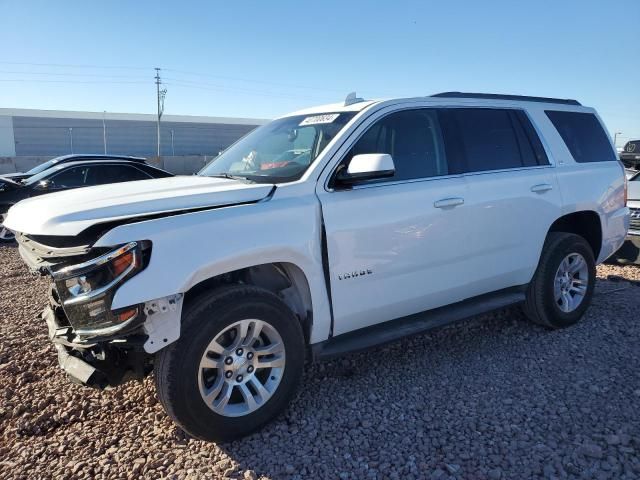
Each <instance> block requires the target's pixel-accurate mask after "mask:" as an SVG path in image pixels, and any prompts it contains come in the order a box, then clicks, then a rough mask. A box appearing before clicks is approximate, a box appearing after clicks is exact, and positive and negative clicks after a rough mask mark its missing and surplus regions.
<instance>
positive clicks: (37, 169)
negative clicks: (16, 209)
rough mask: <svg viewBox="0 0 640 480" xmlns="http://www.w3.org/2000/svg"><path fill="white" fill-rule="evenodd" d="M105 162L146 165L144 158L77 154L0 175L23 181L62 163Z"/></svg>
mask: <svg viewBox="0 0 640 480" xmlns="http://www.w3.org/2000/svg"><path fill="white" fill-rule="evenodd" d="M93 160H95V161H103V160H129V161H131V162H140V163H145V162H146V159H145V158H142V157H131V156H128V155H100V154H87V153H84V154H81V153H76V154H73V155H62V156H61V157H55V158H52V159H51V160H47V161H46V162H44V163H41V164H40V165H36V166H35V167H33V168H32V169H31V170H29V171H27V172H20V173H5V174H2V175H0V177H1V178H8V179H10V180H16V181H21V180H25V179H27V178H29V177H32V176H33V175H37V174H38V173H42V172H44V171H45V170H48V169H50V168H51V167H55V166H56V165H60V164H62V163H69V162H79V161H93Z"/></svg>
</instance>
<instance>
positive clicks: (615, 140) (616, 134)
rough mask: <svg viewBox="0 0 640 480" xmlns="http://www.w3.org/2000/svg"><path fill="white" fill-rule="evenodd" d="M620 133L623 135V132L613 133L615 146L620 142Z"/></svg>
mask: <svg viewBox="0 0 640 480" xmlns="http://www.w3.org/2000/svg"><path fill="white" fill-rule="evenodd" d="M618 135H622V132H616V133H614V134H613V146H614V147H617V146H618V145H617V142H618Z"/></svg>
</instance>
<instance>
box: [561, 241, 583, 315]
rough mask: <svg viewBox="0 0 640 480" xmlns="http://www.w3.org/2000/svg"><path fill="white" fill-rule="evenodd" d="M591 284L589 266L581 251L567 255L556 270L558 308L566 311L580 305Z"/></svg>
mask: <svg viewBox="0 0 640 480" xmlns="http://www.w3.org/2000/svg"><path fill="white" fill-rule="evenodd" d="M588 286H589V268H588V266H587V262H586V260H585V259H584V257H583V256H582V255H580V254H579V253H570V254H569V255H567V256H566V257H565V258H564V259H563V260H562V262H560V266H559V267H558V270H557V271H556V276H555V279H554V282H553V293H554V297H555V301H556V304H557V305H558V308H560V310H562V311H563V312H565V313H570V312H573V311H574V310H575V309H576V308H578V307H579V306H580V304H581V303H582V301H583V300H584V297H585V295H586V294H587V288H588Z"/></svg>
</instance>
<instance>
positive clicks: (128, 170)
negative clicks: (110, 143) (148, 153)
mask: <svg viewBox="0 0 640 480" xmlns="http://www.w3.org/2000/svg"><path fill="white" fill-rule="evenodd" d="M149 178H151V177H150V176H149V175H147V174H146V173H144V172H142V171H140V170H138V169H137V168H135V167H133V166H130V165H118V164H96V165H91V167H90V170H89V175H88V176H87V184H88V185H105V184H109V183H121V182H131V181H134V180H148V179H149Z"/></svg>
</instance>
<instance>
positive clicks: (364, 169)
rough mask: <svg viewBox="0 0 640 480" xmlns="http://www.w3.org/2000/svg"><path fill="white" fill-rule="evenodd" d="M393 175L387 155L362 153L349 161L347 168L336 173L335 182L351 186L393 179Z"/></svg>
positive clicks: (391, 162)
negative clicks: (380, 179) (367, 181)
mask: <svg viewBox="0 0 640 480" xmlns="http://www.w3.org/2000/svg"><path fill="white" fill-rule="evenodd" d="M395 173H396V168H395V165H394V164H393V158H391V155H389V154H388V153H363V154H361V155H355V156H354V157H353V158H352V159H351V162H349V167H348V168H346V169H343V170H341V171H340V172H339V173H338V176H337V180H338V181H339V182H340V183H343V184H348V185H351V184H354V183H358V182H363V181H365V180H374V179H376V178H387V177H393V175H394V174H395Z"/></svg>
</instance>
